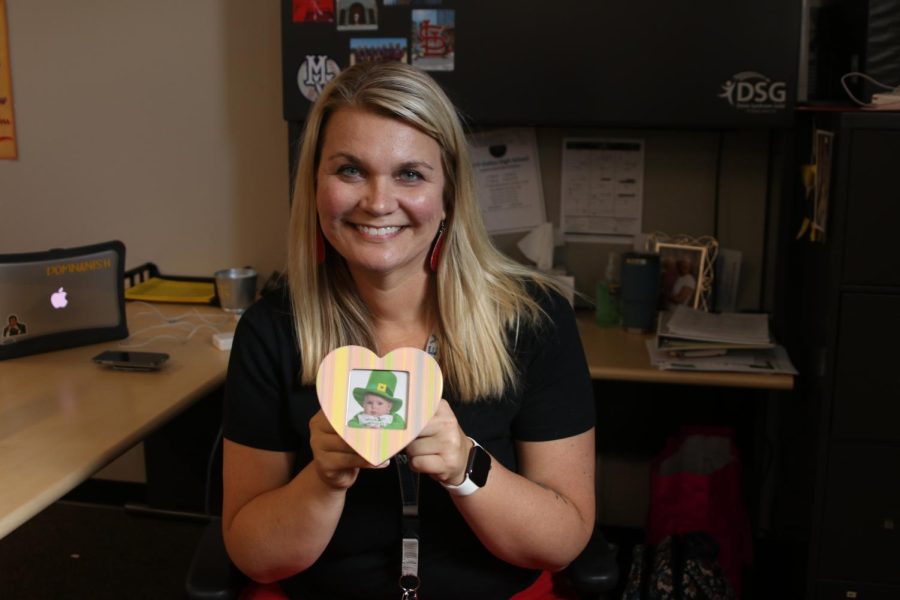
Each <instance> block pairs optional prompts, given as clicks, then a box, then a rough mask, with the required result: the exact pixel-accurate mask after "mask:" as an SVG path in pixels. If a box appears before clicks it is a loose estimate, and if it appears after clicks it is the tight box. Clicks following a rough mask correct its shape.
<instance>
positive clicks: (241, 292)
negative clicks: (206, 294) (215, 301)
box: [214, 268, 257, 315]
mask: <svg viewBox="0 0 900 600" xmlns="http://www.w3.org/2000/svg"><path fill="white" fill-rule="evenodd" d="M214 276H215V279H216V293H217V294H218V295H219V304H221V306H222V308H223V309H224V310H226V311H228V312H231V313H235V314H238V315H239V314H241V313H243V312H244V311H245V310H247V308H248V307H249V306H250V305H251V304H253V301H254V300H255V299H256V279H257V274H256V271H254V270H253V269H249V268H245V269H239V268H234V269H222V270H221V271H216V272H215V275H214Z"/></svg>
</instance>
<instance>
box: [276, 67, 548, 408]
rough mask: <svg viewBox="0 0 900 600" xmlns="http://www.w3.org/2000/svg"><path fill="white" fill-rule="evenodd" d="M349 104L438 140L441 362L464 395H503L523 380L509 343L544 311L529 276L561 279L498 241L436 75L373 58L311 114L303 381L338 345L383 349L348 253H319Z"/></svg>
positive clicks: (300, 266)
mask: <svg viewBox="0 0 900 600" xmlns="http://www.w3.org/2000/svg"><path fill="white" fill-rule="evenodd" d="M346 107H352V108H357V109H364V110H368V111H371V112H373V113H375V114H379V115H382V116H388V117H391V118H394V119H397V120H399V121H401V122H403V123H405V124H407V125H410V126H412V127H415V128H417V129H418V130H420V131H422V132H423V133H425V134H426V135H428V136H430V137H431V138H433V139H434V140H435V141H436V142H437V143H438V146H439V147H440V149H441V164H442V167H443V170H444V176H445V185H444V206H445V211H446V214H447V217H446V225H445V227H446V229H445V232H444V241H443V247H442V251H441V257H440V264H439V266H438V269H437V272H436V273H435V274H434V278H433V279H434V288H433V289H434V294H433V298H434V302H435V306H434V307H433V308H434V313H436V315H437V320H438V325H437V327H438V331H437V338H438V362H439V363H440V365H441V370H442V372H443V374H444V380H445V382H447V383H448V384H449V385H450V386H451V387H452V388H453V389H454V390H455V392H456V394H457V397H458V399H459V400H460V401H463V402H471V401H473V400H476V399H478V398H483V397H491V396H500V395H501V394H502V393H503V392H504V390H506V389H507V387H508V386H514V385H515V381H516V375H517V373H516V369H515V365H514V363H513V360H512V358H511V356H510V354H509V350H508V349H507V342H508V341H509V339H508V335H509V333H510V331H512V332H513V333H514V335H515V334H516V333H517V331H518V328H519V327H520V326H521V325H522V324H523V323H528V324H536V323H537V322H538V321H539V320H540V319H542V318H543V316H544V315H543V312H542V310H541V308H540V306H539V305H538V303H537V302H536V301H535V299H534V298H532V295H531V294H530V293H529V290H527V289H526V285H527V282H529V281H530V282H534V283H535V284H536V287H537V288H538V289H540V290H544V291H546V290H548V288H555V287H556V286H555V284H554V283H553V282H552V281H551V280H549V279H547V278H546V277H544V276H542V275H540V274H538V273H536V272H534V271H533V270H531V269H529V268H527V267H524V266H522V265H520V264H518V263H516V262H514V261H512V260H510V259H509V258H507V257H505V256H504V255H502V254H501V253H500V252H499V251H498V250H497V249H496V248H494V246H493V245H492V243H491V241H490V238H489V237H488V234H487V231H486V230H485V228H484V223H483V222H482V220H481V213H480V210H479V206H478V201H477V198H476V193H475V188H474V183H473V172H472V166H471V162H470V159H469V153H468V146H467V143H466V138H465V134H464V132H463V128H462V125H461V124H460V120H459V118H458V116H457V113H456V109H455V108H454V107H453V104H452V103H451V102H450V100H449V99H448V98H447V96H446V95H445V94H444V92H443V91H442V90H441V88H440V87H439V86H438V85H437V83H435V81H434V80H433V79H432V78H431V77H429V76H428V75H426V74H425V73H424V72H422V71H419V70H418V69H416V68H414V67H411V66H409V65H406V64H403V63H398V62H382V63H363V64H358V65H356V66H353V67H350V68H349V69H347V70H345V71H344V72H342V73H341V74H340V75H339V76H338V77H336V78H335V79H334V80H332V81H331V82H330V83H329V84H328V85H327V86H326V87H325V89H324V90H323V91H322V94H321V95H320V97H319V99H318V100H317V101H316V102H315V104H314V105H313V107H312V109H311V110H310V112H309V115H308V117H307V120H306V125H305V129H304V132H303V138H302V146H301V149H300V156H299V159H298V163H297V171H296V179H295V182H294V197H293V204H292V207H291V221H290V227H289V235H290V238H289V241H288V282H289V287H290V292H291V302H292V305H293V309H294V315H295V329H296V335H297V342H298V344H299V347H300V355H301V357H302V359H301V360H302V371H301V380H302V382H303V383H304V384H312V383H314V382H315V377H316V369H317V368H318V365H319V363H320V362H321V361H322V359H323V358H324V357H325V356H326V355H327V354H328V353H329V352H330V351H332V350H334V349H335V348H338V347H340V346H344V345H348V344H355V345H360V346H366V347H369V348H374V341H373V339H372V334H371V331H370V329H369V325H368V317H369V311H368V308H367V307H366V305H365V304H364V303H363V301H362V300H361V299H360V297H359V295H358V294H357V293H356V289H355V286H354V283H353V279H352V277H351V276H350V272H349V270H348V268H347V265H346V263H345V262H344V259H343V258H342V257H340V256H339V255H338V254H337V252H335V251H334V250H333V249H332V248H330V247H329V248H328V250H329V251H328V252H326V258H325V262H324V263H323V264H321V265H319V264H317V260H316V257H317V231H318V221H317V213H316V201H315V193H316V192H315V190H316V182H315V177H316V170H317V168H318V162H319V153H320V150H321V145H322V139H323V134H324V131H325V127H326V125H327V122H328V119H329V117H330V115H332V114H333V113H335V112H336V111H337V110H339V109H341V108H346ZM319 235H321V234H319ZM320 239H321V238H320ZM423 268H424V267H423Z"/></svg>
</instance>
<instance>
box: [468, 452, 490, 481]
mask: <svg viewBox="0 0 900 600" xmlns="http://www.w3.org/2000/svg"><path fill="white" fill-rule="evenodd" d="M490 470H491V455H490V454H488V453H487V451H486V450H485V449H484V448H482V447H481V446H472V452H471V454H470V455H469V479H471V480H472V483H474V484H475V485H477V486H478V487H484V484H485V483H487V477H488V472H489V471H490Z"/></svg>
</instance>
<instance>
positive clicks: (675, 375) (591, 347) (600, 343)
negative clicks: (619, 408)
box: [577, 311, 794, 390]
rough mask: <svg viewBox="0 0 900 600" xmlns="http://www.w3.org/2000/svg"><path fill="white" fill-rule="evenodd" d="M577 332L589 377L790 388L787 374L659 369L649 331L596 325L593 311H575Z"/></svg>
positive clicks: (760, 387)
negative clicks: (653, 360)
mask: <svg viewBox="0 0 900 600" xmlns="http://www.w3.org/2000/svg"><path fill="white" fill-rule="evenodd" d="M577 319H578V332H579V334H580V335H581V342H582V344H584V353H585V355H586V356H587V362H588V367H589V369H590V371H591V377H592V378H594V379H608V380H615V381H637V382H643V383H667V384H672V383H674V384H682V385H704V386H723V387H741V388H758V389H769V390H790V389H792V388H793V387H794V378H793V376H791V375H771V374H758V375H757V374H754V373H718V372H703V371H663V370H660V369H657V368H656V367H654V366H653V365H651V364H650V357H649V356H648V355H647V347H646V343H647V340H649V339H651V338H652V337H653V335H652V334H640V333H629V332H627V331H625V329H623V328H622V327H599V326H598V325H597V324H596V322H595V321H594V313H593V312H588V311H579V312H578V316H577Z"/></svg>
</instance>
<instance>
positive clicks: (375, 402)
mask: <svg viewBox="0 0 900 600" xmlns="http://www.w3.org/2000/svg"><path fill="white" fill-rule="evenodd" d="M391 406H392V403H391V401H390V400H385V399H384V398H382V397H381V396H376V395H375V394H366V395H365V397H364V398H363V404H362V407H363V412H364V413H366V414H367V415H371V416H373V417H380V416H381V415H386V414H388V413H389V412H391Z"/></svg>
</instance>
